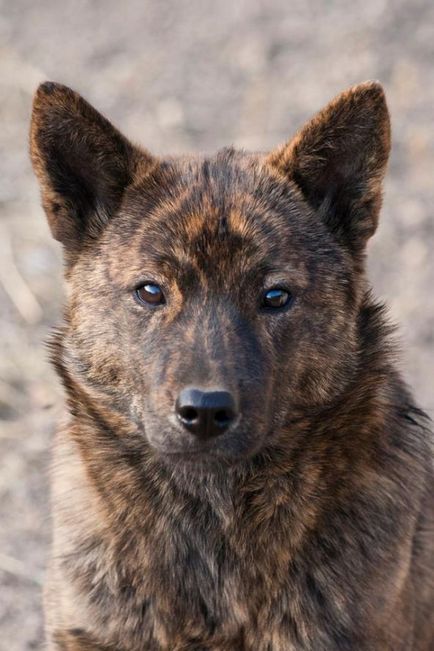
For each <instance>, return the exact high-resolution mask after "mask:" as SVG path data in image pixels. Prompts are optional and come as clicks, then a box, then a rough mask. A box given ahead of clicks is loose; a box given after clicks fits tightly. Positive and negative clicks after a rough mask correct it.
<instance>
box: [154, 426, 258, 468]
mask: <svg viewBox="0 0 434 651" xmlns="http://www.w3.org/2000/svg"><path fill="white" fill-rule="evenodd" d="M146 436H147V439H148V442H149V443H150V445H151V447H152V448H153V449H154V451H155V452H156V453H157V455H158V456H159V457H160V458H163V459H164V460H165V461H166V462H168V463H173V464H185V465H188V466H195V465H204V464H206V465H207V466H211V465H219V464H224V465H235V464H238V463H240V462H242V461H243V460H246V459H249V458H250V457H252V456H253V455H254V454H255V453H256V452H257V451H258V450H259V449H260V447H261V445H262V441H263V437H262V436H255V437H254V438H253V437H252V436H248V435H246V433H244V432H243V431H242V430H238V429H236V430H233V431H231V432H229V433H225V434H224V435H222V436H220V437H217V438H210V439H206V440H202V441H197V440H196V439H193V440H191V438H188V437H185V436H184V435H180V434H179V433H178V432H176V433H173V432H167V433H166V434H165V435H164V436H163V437H162V436H161V432H159V431H157V432H156V433H155V435H153V432H152V430H151V431H149V429H148V430H147V432H146Z"/></svg>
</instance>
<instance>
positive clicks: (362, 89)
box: [267, 82, 390, 252]
mask: <svg viewBox="0 0 434 651" xmlns="http://www.w3.org/2000/svg"><path fill="white" fill-rule="evenodd" d="M389 151H390V121H389V113H388V110H387V105H386V100H385V96H384V91H383V89H382V87H381V85H380V84H379V83H378V82H366V83H363V84H359V85H358V86H354V87H353V88H350V89H349V90H347V91H346V92H344V93H342V94H341V95H338V97H336V98H335V99H334V100H333V101H332V102H331V103H330V104H328V106H326V107H325V108H324V109H323V110H322V111H320V113H318V114H317V115H316V116H315V117H314V118H313V119H312V120H311V121H310V122H308V123H307V124H306V125H305V126H304V127H303V128H302V129H301V131H299V133H298V134H297V135H296V136H295V138H294V139H293V140H292V141H290V142H289V143H288V144H286V145H284V146H283V147H281V148H280V149H278V150H277V151H275V152H272V153H271V154H270V155H269V156H268V159H267V162H268V163H269V164H271V165H272V166H273V167H274V168H275V169H276V168H277V170H278V171H279V172H280V173H281V174H283V175H284V176H285V177H286V178H287V179H288V180H290V181H292V182H294V183H295V184H296V185H297V186H298V187H299V189H300V190H301V192H302V194H303V195H304V198H305V199H306V201H307V202H308V203H309V204H310V205H311V206H312V207H313V208H314V209H315V210H318V211H319V212H320V213H321V214H322V216H323V218H324V220H325V221H326V223H327V225H328V227H329V228H330V230H331V231H332V232H333V233H334V234H335V236H336V237H337V238H338V239H339V240H340V241H341V242H342V243H344V244H345V245H346V246H348V247H349V248H350V249H351V250H352V251H355V252H356V251H360V250H362V249H363V248H364V245H365V243H366V241H367V239H368V238H369V237H371V235H373V233H374V232H375V229H376V227H377V223H378V214H379V210H380V207H381V198H382V191H381V184H382V180H383V177H384V173H385V168H386V164H387V160H388V157H389Z"/></svg>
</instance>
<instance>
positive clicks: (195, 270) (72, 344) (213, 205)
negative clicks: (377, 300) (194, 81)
mask: <svg viewBox="0 0 434 651" xmlns="http://www.w3.org/2000/svg"><path fill="white" fill-rule="evenodd" d="M389 141H390V134H389V118H388V112H387V108H386V104H385V99H384V94H383V91H382V89H381V87H380V86H379V85H378V84H377V83H366V84H361V85H359V86H356V87H354V88H352V89H350V90H349V91H347V92H345V93H343V94H342V95H340V96H339V97H338V98H337V99H335V100H334V101H333V102H332V103H331V104H330V105H329V106H327V107H326V108H325V109H324V110H323V111H322V112H320V113H319V114H318V115H317V116H316V117H315V118H314V119H313V120H311V121H310V122H309V123H308V124H307V125H306V126H305V127H304V128H303V129H302V130H301V131H300V132H299V133H298V135H297V136H296V137H295V138H294V139H293V140H292V141H291V142H290V143H289V144H287V145H285V146H283V147H282V148H280V149H278V150H276V151H274V152H272V153H271V154H267V155H264V154H246V153H243V152H236V151H234V150H232V149H226V150H223V151H221V152H219V153H218V154H217V155H215V156H213V157H192V158H168V159H159V158H156V157H154V156H152V155H151V154H149V153H148V152H147V151H144V150H141V149H139V148H137V147H135V146H133V145H132V144H131V143H130V142H129V141H128V140H127V139H125V138H124V137H123V136H122V135H121V134H120V133H119V132H118V131H117V130H116V129H115V128H114V127H113V126H112V125H111V124H110V123H109V122H108V121H107V120H105V119H104V118H103V117H102V116H101V115H100V114H99V113H97V112H96V111H95V110H94V109H93V108H92V107H91V106H89V105H88V104H87V103H86V102H85V101H84V100H83V99H82V98H81V97H80V96H79V95H77V94H76V93H74V92H73V91H71V90H69V89H67V88H65V87H63V86H60V85H58V84H53V83H46V84H43V85H42V86H41V87H40V88H39V90H38V92H37V94H36V97H35V102H34V111H33V120H32V130H31V153H32V160H33V164H34V168H35V170H36V173H37V176H38V178H39V180H40V183H41V187H42V198H43V205H44V208H45V210H46V212H47V215H48V220H49V223H50V227H51V230H52V233H53V235H54V237H55V238H56V239H58V240H60V241H61V242H62V244H63V245H64V250H65V258H66V275H67V279H68V282H69V285H70V294H69V302H68V308H67V322H66V326H65V330H64V344H63V353H62V356H63V359H62V364H64V365H65V366H66V367H67V368H68V373H69V377H71V378H73V381H74V382H76V383H78V385H79V386H80V390H81V391H84V392H86V393H87V394H88V395H89V396H91V399H92V400H93V401H96V400H98V401H100V402H101V403H102V404H103V405H107V406H110V407H111V408H112V409H115V410H118V411H119V412H121V413H122V414H124V415H126V416H127V417H128V419H129V420H130V421H131V422H132V423H134V425H135V427H136V428H137V429H138V431H140V432H141V433H142V434H143V436H145V437H146V439H147V441H148V442H149V444H150V445H151V446H152V447H153V448H154V449H155V450H156V451H157V452H158V453H161V454H163V455H165V456H167V457H168V458H174V459H175V458H178V459H179V458H183V459H190V460H195V459H199V458H204V457H206V458H220V459H225V460H227V461H234V460H237V459H240V458H245V457H248V456H250V455H252V454H254V453H255V451H257V450H259V449H261V448H263V447H264V446H266V445H267V442H272V441H273V440H274V439H275V437H276V436H277V432H280V431H282V429H285V427H288V426H289V424H290V423H291V420H292V419H293V418H294V417H295V416H296V415H300V414H303V413H305V412H306V411H307V412H308V411H310V410H312V409H314V410H315V409H319V408H321V407H323V406H324V405H328V404H330V402H331V401H333V400H334V399H335V398H336V396H338V395H339V394H340V393H342V391H344V389H345V387H346V386H347V385H348V383H349V382H351V379H352V377H353V374H354V371H355V369H356V367H357V359H358V353H359V350H358V348H359V338H358V313H359V308H360V304H361V301H362V297H363V293H364V284H363V282H362V280H361V279H362V278H363V258H364V248H365V244H366V241H367V239H368V238H369V237H370V236H371V235H372V234H373V233H374V231H375V228H376V225H377V219H378V212H379V208H380V203H381V182H382V178H383V175H384V170H385V166H386V162H387V157H388V153H389ZM170 455H172V456H171V457H170Z"/></svg>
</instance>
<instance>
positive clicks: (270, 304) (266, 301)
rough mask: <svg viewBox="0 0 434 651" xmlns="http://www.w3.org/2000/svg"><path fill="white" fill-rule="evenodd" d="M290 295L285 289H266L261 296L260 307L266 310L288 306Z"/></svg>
mask: <svg viewBox="0 0 434 651" xmlns="http://www.w3.org/2000/svg"><path fill="white" fill-rule="evenodd" d="M291 298H292V297H291V294H290V293H289V292H288V291H286V289H280V288H279V287H276V288H274V289H268V290H267V291H266V292H264V294H263V296H262V305H263V307H267V308H274V309H276V308H279V307H284V306H285V305H288V303H289V302H290V300H291Z"/></svg>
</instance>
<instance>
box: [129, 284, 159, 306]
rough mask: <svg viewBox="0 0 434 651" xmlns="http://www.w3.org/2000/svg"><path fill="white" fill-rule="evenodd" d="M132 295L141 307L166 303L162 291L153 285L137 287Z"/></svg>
mask: <svg viewBox="0 0 434 651" xmlns="http://www.w3.org/2000/svg"><path fill="white" fill-rule="evenodd" d="M134 295H135V297H136V299H137V300H138V302H139V303H141V304H142V305H162V304H163V303H165V302H166V299H165V298H164V294H163V290H162V289H161V287H159V286H158V285H154V283H146V284H145V285H142V286H141V287H138V288H137V289H136V291H135V292H134Z"/></svg>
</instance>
